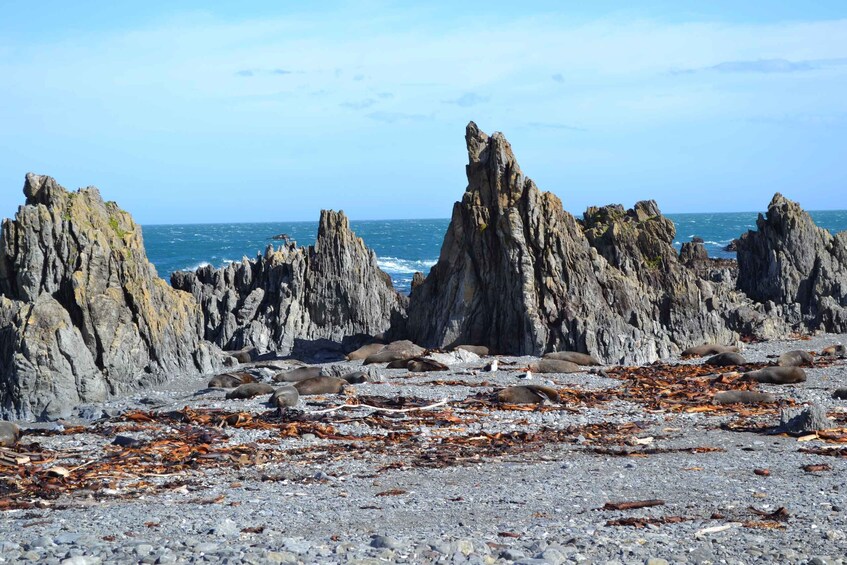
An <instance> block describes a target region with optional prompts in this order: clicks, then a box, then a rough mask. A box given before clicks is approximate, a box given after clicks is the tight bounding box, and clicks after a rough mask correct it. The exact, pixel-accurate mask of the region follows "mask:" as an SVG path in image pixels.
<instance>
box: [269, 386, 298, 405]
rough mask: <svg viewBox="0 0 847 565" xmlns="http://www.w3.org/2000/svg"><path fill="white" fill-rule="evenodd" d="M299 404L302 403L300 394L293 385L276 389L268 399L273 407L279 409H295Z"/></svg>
mask: <svg viewBox="0 0 847 565" xmlns="http://www.w3.org/2000/svg"><path fill="white" fill-rule="evenodd" d="M298 402H300V392H299V391H298V390H297V388H296V387H294V386H293V385H285V386H283V387H280V388H278V389H276V390H275V391H274V392H273V394H271V397H270V398H269V399H268V403H269V404H270V405H271V406H273V407H275V408H279V409H284V408H293V407H295V406H297V403H298Z"/></svg>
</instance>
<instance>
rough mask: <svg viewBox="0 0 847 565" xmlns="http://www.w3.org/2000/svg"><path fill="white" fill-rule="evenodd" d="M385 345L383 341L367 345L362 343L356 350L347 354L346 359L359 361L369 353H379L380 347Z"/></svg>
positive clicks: (368, 355)
mask: <svg viewBox="0 0 847 565" xmlns="http://www.w3.org/2000/svg"><path fill="white" fill-rule="evenodd" d="M383 347H385V344H384V343H369V344H368V345H363V346H362V347H360V348H359V349H357V350H356V351H351V352H350V353H348V354H347V360H348V361H360V360H362V359H367V358H368V357H370V356H371V355H374V354H376V353H379V352H380V351H382V348H383Z"/></svg>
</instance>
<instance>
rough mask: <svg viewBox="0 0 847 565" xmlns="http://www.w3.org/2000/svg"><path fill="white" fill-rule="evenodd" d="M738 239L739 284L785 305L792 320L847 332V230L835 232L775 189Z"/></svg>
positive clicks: (757, 297)
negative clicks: (751, 228)
mask: <svg viewBox="0 0 847 565" xmlns="http://www.w3.org/2000/svg"><path fill="white" fill-rule="evenodd" d="M756 225H757V228H758V229H757V230H756V231H749V232H747V233H746V234H744V235H742V236H741V238H740V239H739V240H738V244H737V249H738V288H739V289H740V290H742V291H744V292H745V293H746V294H747V295H748V296H749V297H750V298H752V299H753V300H756V301H758V302H763V303H765V302H771V303H773V304H774V305H777V306H779V307H782V309H783V311H784V315H785V316H786V317H787V318H788V319H789V321H790V322H794V323H800V324H803V325H805V326H807V327H810V328H812V329H822V330H825V331H830V332H838V333H843V332H847V232H841V233H839V234H837V235H832V234H831V233H830V232H828V231H827V230H825V229H823V228H819V227H817V226H816V225H815V223H814V221H813V220H812V218H811V216H809V214H808V213H807V212H805V211H804V210H803V209H802V208H801V207H800V205H799V204H797V203H796V202H792V201H791V200H789V199H787V198H785V197H784V196H782V195H781V194H776V195H775V196H774V197H773V199H772V200H771V203H770V205H769V206H768V211H767V215H766V216H762V215H761V214H760V215H759V219H758V220H757V222H756Z"/></svg>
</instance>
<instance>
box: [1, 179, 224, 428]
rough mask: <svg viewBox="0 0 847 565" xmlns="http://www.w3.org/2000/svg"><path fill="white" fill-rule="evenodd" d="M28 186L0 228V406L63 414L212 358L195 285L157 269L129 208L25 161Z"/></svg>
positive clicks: (16, 411)
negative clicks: (187, 288) (34, 170)
mask: <svg viewBox="0 0 847 565" xmlns="http://www.w3.org/2000/svg"><path fill="white" fill-rule="evenodd" d="M24 194H25V195H26V203H25V205H24V206H21V207H20V208H19V209H18V212H17V214H16V215H15V218H14V219H13V220H11V219H7V220H4V221H3V227H2V234H0V328H2V331H0V414H2V415H7V416H11V417H15V418H24V419H31V418H40V419H46V418H55V417H61V416H65V415H67V414H69V413H70V412H71V410H72V409H73V408H74V407H75V406H77V405H80V404H83V403H89V402H98V401H102V400H105V399H106V398H107V397H109V396H110V395H113V394H117V393H121V392H126V391H129V390H134V389H136V388H139V387H143V386H150V385H154V384H157V383H161V382H163V381H164V380H165V379H167V378H168V377H169V376H173V375H175V374H190V373H195V374H196V373H199V372H207V371H210V370H212V369H213V368H214V367H215V366H217V365H219V364H220V352H219V351H218V350H217V348H215V347H212V346H210V344H208V343H205V342H203V341H202V340H201V339H200V336H199V335H198V334H199V333H200V330H201V329H202V322H203V318H202V314H201V312H200V309H199V307H198V306H197V304H196V302H195V301H194V299H193V297H191V295H189V294H186V293H184V292H180V291H178V290H174V289H172V288H171V287H170V286H168V284H167V283H166V282H165V281H163V280H162V279H160V278H159V277H158V275H157V273H156V269H155V268H154V267H153V265H152V264H151V263H150V262H149V261H148V260H147V255H146V253H145V250H144V242H143V240H142V234H141V228H140V227H139V226H138V225H136V224H135V222H133V220H132V217H130V215H129V214H128V213H127V212H124V211H123V210H121V209H120V208H118V206H117V204H115V203H114V202H104V201H103V199H102V198H101V196H100V192H99V191H98V190H97V189H96V188H91V187H90V188H85V189H81V190H79V191H77V192H68V191H66V190H65V189H64V188H62V187H61V186H60V185H59V184H58V183H57V182H56V181H55V180H54V179H52V178H51V177H47V176H40V175H35V174H31V173H30V174H28V175H27V176H26V182H25V184H24Z"/></svg>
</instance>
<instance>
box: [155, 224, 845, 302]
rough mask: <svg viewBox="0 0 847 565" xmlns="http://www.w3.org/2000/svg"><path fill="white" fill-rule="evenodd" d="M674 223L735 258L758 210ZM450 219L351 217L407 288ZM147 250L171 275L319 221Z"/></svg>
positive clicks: (301, 240)
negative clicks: (731, 248)
mask: <svg viewBox="0 0 847 565" xmlns="http://www.w3.org/2000/svg"><path fill="white" fill-rule="evenodd" d="M810 214H811V215H812V218H814V220H815V222H816V223H817V224H818V225H819V226H821V227H824V228H826V229H828V230H830V231H832V232H833V233H835V232H839V231H844V230H847V211H845V210H834V211H833V210H827V211H817V212H810ZM667 217H668V218H670V219H672V220H673V221H674V222H675V223H676V235H677V236H676V242H675V243H676V245H677V247H679V246H680V245H681V244H682V242H684V241H690V240H691V238H692V237H695V236H698V237H701V238H703V240H704V241H705V243H706V247H707V249H708V250H709V255H710V256H711V257H734V256H735V254H734V253H730V252H727V251H724V250H723V248H724V247H725V246H726V245H728V244H729V242H730V241H732V240H733V239H734V238H737V237H738V236H740V235H741V234H742V233H744V232H745V231H747V230H749V229H754V228H755V225H756V218H757V217H758V213H756V212H733V213H722V214H667ZM449 223H450V221H449V220H448V219H440V220H363V221H351V222H350V225H351V227H352V229H353V231H355V232H356V234H357V235H358V236H359V237H361V238H362V239H364V240H365V243H366V244H367V245H368V246H369V247H370V248H371V249H373V250H374V251H375V252H376V254H377V257H378V259H379V265H380V267H381V268H382V269H383V270H384V271H385V272H387V273H388V274H389V275H391V278H392V279H393V281H394V286H395V287H397V289H398V290H400V291H401V292H405V293H408V292H409V286H410V284H411V281H412V275H413V274H414V273H415V271H422V272H423V273H427V272H428V271H429V268H430V267H431V266H432V265H434V264H435V262H436V261H437V260H438V254H439V252H440V250H441V243H442V241H443V240H444V233H445V231H446V230H447V225H448V224H449ZM143 230H144V243H145V246H146V248H147V255H148V257H149V258H150V260H151V261H152V262H153V264H154V265H155V266H156V269H157V270H158V272H159V276H161V277H163V278H165V279H168V278H170V274H171V273H172V272H173V271H178V270H193V269H196V268H198V267H200V266H201V265H206V264H211V265H214V266H215V267H220V266H222V265H224V264H226V263H228V262H231V261H240V260H241V258H242V257H244V256H247V257H250V258H253V257H255V256H256V254H257V253H259V252H264V249H265V248H266V247H267V246H268V245H269V244H273V245H279V243H280V242H278V241H274V240H273V239H272V238H273V236H274V235H277V234H282V233H285V234H288V235H289V236H290V237H291V238H292V239H294V240H295V241H297V243H298V244H299V245H311V244H313V243H314V242H315V236H316V235H317V230H318V223H317V222H278V223H276V222H275V223H257V224H181V225H148V226H143Z"/></svg>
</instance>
